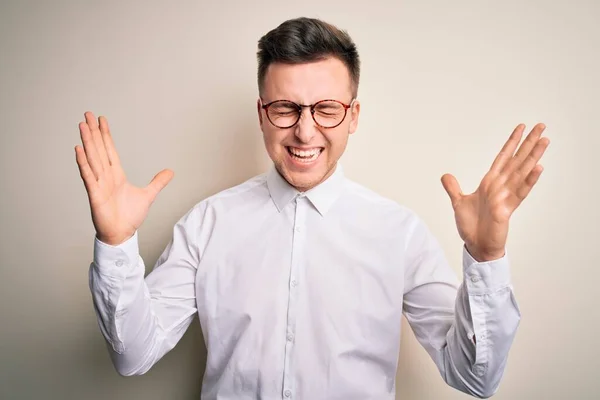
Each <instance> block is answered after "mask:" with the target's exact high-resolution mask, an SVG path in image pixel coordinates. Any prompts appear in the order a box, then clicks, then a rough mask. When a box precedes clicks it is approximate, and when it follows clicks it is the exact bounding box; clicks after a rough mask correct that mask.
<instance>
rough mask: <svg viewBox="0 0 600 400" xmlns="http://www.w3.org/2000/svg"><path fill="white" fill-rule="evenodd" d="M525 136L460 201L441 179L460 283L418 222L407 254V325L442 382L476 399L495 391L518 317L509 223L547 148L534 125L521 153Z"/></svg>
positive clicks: (449, 179) (456, 188) (512, 141)
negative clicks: (458, 248) (459, 244)
mask: <svg viewBox="0 0 600 400" xmlns="http://www.w3.org/2000/svg"><path fill="white" fill-rule="evenodd" d="M524 129H525V126H524V125H522V124H519V125H518V126H517V127H516V128H515V130H514V131H513V133H512V134H511V135H510V138H509V139H508V140H507V142H506V143H505V144H504V147H503V148H502V150H501V151H500V152H499V153H498V155H497V156H496V159H495V160H494V162H493V163H492V166H491V168H490V170H489V171H488V173H487V174H486V175H485V176H484V177H483V180H482V181H481V183H480V185H479V187H478V188H477V190H476V191H475V192H473V193H471V194H468V195H465V194H464V193H463V192H462V190H461V189H460V185H459V184H458V182H457V180H456V178H455V177H454V176H452V175H450V174H446V175H444V176H443V177H442V184H443V185H444V189H446V192H447V193H448V196H449V197H450V200H451V202H452V208H453V209H454V217H455V220H456V226H457V228H458V233H459V235H460V237H461V239H462V240H463V241H464V243H465V247H464V253H463V258H464V261H463V267H464V270H463V275H464V278H463V282H462V284H460V286H457V285H456V282H455V280H454V279H455V278H452V276H451V275H452V274H451V271H450V268H449V267H448V266H447V264H446V261H445V260H444V257H443V255H442V251H441V250H440V248H439V245H438V243H437V242H436V241H435V239H434V238H433V237H432V235H431V234H430V232H429V231H428V230H427V228H426V227H425V225H424V224H423V223H421V222H419V221H417V223H416V224H415V227H414V229H413V231H412V235H411V238H410V240H409V243H408V247H407V264H406V269H407V273H408V276H407V279H406V284H407V286H406V298H405V306H404V309H405V312H406V315H407V318H408V320H409V322H410V323H411V326H413V329H415V333H416V334H417V338H418V339H419V341H420V342H421V343H422V344H423V346H425V348H426V349H427V350H428V352H429V354H430V355H431V356H432V358H433V359H434V361H435V362H436V364H437V366H438V368H439V369H440V372H441V373H442V376H443V377H444V379H445V380H446V382H447V383H448V384H450V385H451V386H453V387H455V388H457V389H459V390H462V391H464V392H467V393H470V394H473V395H475V396H478V397H489V396H491V395H492V394H493V393H494V392H495V391H496V390H497V388H498V385H499V382H500V378H501V376H502V372H503V370H504V365H505V364H506V358H507V355H508V350H509V348H510V344H511V343H512V340H513V337H514V334H515V331H516V329H517V326H518V321H519V318H520V314H519V310H518V308H517V305H516V303H515V300H514V295H513V292H512V288H511V286H510V277H509V269H508V261H507V259H506V254H505V248H506V240H507V236H508V224H509V219H510V216H511V215H512V213H513V212H514V211H515V209H516V208H517V207H518V206H519V205H520V204H521V202H522V201H523V200H524V199H525V198H526V197H527V195H528V194H529V192H530V191H531V189H532V188H533V186H534V185H535V184H536V183H537V181H538V179H539V177H540V175H541V173H542V170H543V168H542V166H541V165H538V164H537V163H538V161H539V160H540V158H541V157H542V155H543V154H544V152H545V150H546V148H547V147H548V144H549V143H550V142H549V141H548V139H547V138H542V137H541V135H542V132H543V131H544V129H545V126H544V124H537V125H536V126H534V128H533V129H532V131H531V132H530V133H529V135H527V138H526V139H525V140H524V141H523V143H522V144H521V145H520V146H519V142H520V141H521V137H522V135H523V131H524ZM517 148H518V149H517ZM515 151H516V152H515ZM467 249H468V251H467ZM472 256H473V257H472ZM475 260H477V261H475ZM452 303H455V304H454V307H452V306H451V304H452Z"/></svg>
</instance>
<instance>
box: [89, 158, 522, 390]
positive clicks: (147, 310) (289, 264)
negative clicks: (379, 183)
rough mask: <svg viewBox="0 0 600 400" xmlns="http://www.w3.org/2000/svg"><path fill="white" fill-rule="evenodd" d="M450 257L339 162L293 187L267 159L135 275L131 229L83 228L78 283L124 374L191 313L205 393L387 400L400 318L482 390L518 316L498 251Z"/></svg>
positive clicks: (166, 341)
mask: <svg viewBox="0 0 600 400" xmlns="http://www.w3.org/2000/svg"><path fill="white" fill-rule="evenodd" d="M463 260H464V261H463V275H464V278H463V281H462V284H461V283H460V281H459V280H458V279H457V277H456V274H455V273H454V272H453V270H452V269H451V268H450V267H449V266H448V264H447V262H446V260H445V257H444V254H443V252H442V250H441V248H440V245H439V244H438V242H437V241H436V239H435V238H434V237H433V236H432V234H431V233H430V231H429V230H428V228H427V227H426V225H425V224H424V222H423V221H422V220H420V219H419V217H417V215H415V213H414V212H412V211H411V210H409V209H407V208H405V207H403V206H400V205H398V204H397V203H395V202H393V201H391V200H388V199H386V198H383V197H381V196H379V195H377V194H376V193H374V192H372V191H370V190H368V189H366V188H364V187H363V186H360V185H359V184H357V183H355V182H353V181H351V180H349V179H347V178H345V177H344V174H343V171H342V168H341V165H338V166H337V168H336V171H335V173H334V174H333V175H332V176H331V177H329V178H328V179H327V180H326V181H325V182H323V183H321V184H320V185H318V186H316V187H315V188H313V189H311V190H309V191H307V192H304V193H301V192H298V191H297V190H296V189H294V188H293V187H291V186H290V185H289V184H288V183H287V182H286V181H285V180H284V179H283V178H282V177H281V175H280V174H279V173H278V172H277V171H276V170H275V168H272V169H271V170H270V171H269V172H268V173H265V174H262V175H259V176H256V177H254V178H252V179H250V180H248V181H246V182H244V183H242V184H240V185H238V186H235V187H233V188H230V189H227V190H225V191H222V192H220V193H218V194H216V195H214V196H212V197H209V198H207V199H205V200H203V201H202V202H200V203H198V204H197V205H196V206H194V207H193V208H192V209H191V210H190V211H189V212H188V213H187V214H186V215H184V216H183V217H182V218H181V219H180V220H179V221H178V222H177V224H176V225H175V227H174V230H173V237H172V240H171V241H170V243H169V244H168V246H167V247H166V249H165V250H164V252H163V253H162V255H161V256H160V257H159V259H158V260H157V262H156V265H155V267H154V269H153V271H152V272H151V273H150V274H148V276H147V277H146V278H145V279H144V271H145V268H144V262H143V260H142V258H141V257H140V255H139V250H138V238H137V232H136V233H135V234H134V235H133V236H132V237H131V238H130V239H128V240H127V241H126V242H124V243H122V244H120V245H118V246H110V245H107V244H105V243H102V242H100V241H99V240H98V239H97V238H96V240H95V245H94V261H93V263H92V264H91V267H90V287H91V291H92V296H93V301H94V306H95V310H96V313H97V316H98V322H99V325H100V328H101V331H102V333H103V335H104V337H105V338H106V340H107V341H108V344H109V350H110V353H111V356H112V360H113V362H114V365H115V367H116V369H117V371H118V372H119V373H120V374H122V375H134V374H143V373H145V372H146V371H148V370H149V369H150V368H151V367H152V366H153V365H154V364H155V363H156V362H157V361H158V360H159V359H160V358H161V357H162V356H163V355H165V353H167V352H168V351H169V350H171V349H172V348H173V347H174V346H175V345H176V344H177V342H178V341H179V340H180V338H181V337H182V335H183V334H184V332H185V330H186V329H187V328H188V326H189V324H190V323H191V321H192V320H193V318H194V316H195V314H198V316H199V319H200V323H201V326H202V332H203V336H204V340H205V343H206V347H207V350H208V355H207V364H206V372H205V375H204V380H203V385H202V399H206V400H213V399H214V400H216V399H219V400H234V399H235V400H245V399H248V400H250V399H252V400H255V399H263V400H271V399H279V400H281V399H283V400H291V399H303V400H318V399H327V400H333V399H339V400H353V399H356V400H366V399H377V400H379V399H382V400H383V399H394V398H395V389H396V388H395V378H396V369H397V363H398V355H399V347H400V326H401V320H402V319H401V317H402V314H403V313H404V315H406V317H407V320H408V322H409V323H410V326H411V327H412V329H413V331H414V333H415V335H416V338H417V339H418V341H419V342H420V344H421V345H422V346H423V347H424V348H425V349H426V350H427V352H428V353H429V355H430V356H431V358H432V359H433V361H434V362H435V364H436V365H437V367H438V369H439V371H440V373H441V376H442V378H443V379H444V380H445V381H446V382H447V383H448V384H449V385H451V386H453V387H455V388H457V389H459V390H461V391H464V392H466V393H470V394H472V395H475V396H478V397H487V396H490V395H492V394H493V393H494V392H495V391H496V390H497V388H498V385H499V381H500V378H501V376H502V374H503V370H504V366H505V364H506V360H507V355H508V351H509V347H510V345H511V342H512V341H513V337H514V335H515V332H516V330H517V326H518V324H519V320H520V313H519V309H518V307H517V304H516V301H515V298H514V295H513V291H512V287H511V284H510V275H509V265H508V261H507V259H506V256H505V257H503V258H501V259H498V260H494V261H491V262H481V263H479V262H476V261H475V260H474V259H473V258H472V257H471V256H470V255H469V253H468V252H467V251H466V250H465V249H464V248H463ZM474 336H475V337H476V340H474Z"/></svg>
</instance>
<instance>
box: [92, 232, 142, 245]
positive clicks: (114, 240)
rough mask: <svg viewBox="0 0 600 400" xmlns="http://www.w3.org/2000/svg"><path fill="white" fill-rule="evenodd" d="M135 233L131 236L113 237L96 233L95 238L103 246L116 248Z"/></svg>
mask: <svg viewBox="0 0 600 400" xmlns="http://www.w3.org/2000/svg"><path fill="white" fill-rule="evenodd" d="M134 234H135V232H133V233H132V234H124V235H114V236H103V235H101V234H99V233H96V238H97V239H98V240H99V241H101V242H102V243H104V244H107V245H109V246H118V245H120V244H122V243H124V242H126V241H127V240H128V239H129V238H131V237H132V236H133V235H134Z"/></svg>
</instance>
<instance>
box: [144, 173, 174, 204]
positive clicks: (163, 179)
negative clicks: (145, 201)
mask: <svg viewBox="0 0 600 400" xmlns="http://www.w3.org/2000/svg"><path fill="white" fill-rule="evenodd" d="M173 175H174V173H173V171H171V170H170V169H163V170H162V171H160V172H159V173H158V174H156V176H154V178H153V179H152V181H151V182H150V183H149V184H148V186H146V191H147V192H148V193H149V194H150V201H151V202H152V201H154V199H155V198H156V196H157V195H158V193H160V191H161V190H163V189H164V188H165V186H167V184H168V183H169V182H170V181H171V179H173Z"/></svg>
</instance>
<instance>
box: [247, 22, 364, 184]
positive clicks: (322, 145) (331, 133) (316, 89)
mask: <svg viewBox="0 0 600 400" xmlns="http://www.w3.org/2000/svg"><path fill="white" fill-rule="evenodd" d="M359 76H360V62H359V58H358V52H357V51H356V46H355V44H354V43H353V42H352V39H351V38H350V36H349V35H348V34H347V33H346V32H344V31H341V30H339V29H338V28H336V27H334V26H333V25H330V24H327V23H325V22H323V21H320V20H317V19H309V18H298V19H293V20H289V21H286V22H284V23H283V24H281V25H279V26H278V27H277V28H275V29H273V30H272V31H270V32H269V33H267V34H266V35H265V36H263V37H262V38H261V39H260V40H259V42H258V87H259V94H260V98H259V99H258V101H257V109H258V115H259V122H260V127H261V130H262V132H263V136H264V140H265V146H266V149H267V152H268V153H269V156H270V157H271V159H272V160H273V163H274V164H275V167H276V168H277V170H278V171H279V173H280V174H281V175H282V176H283V177H284V178H285V179H286V180H287V181H288V182H289V183H290V184H291V185H292V186H294V187H296V188H297V189H298V190H301V191H306V190H309V189H311V188H313V187H314V186H316V185H318V184H319V183H321V182H322V181H324V180H325V179H327V178H328V177H329V176H330V175H331V174H332V173H333V171H334V170H335V166H336V163H337V161H338V159H339V158H340V157H341V156H342V154H343V153H344V150H345V149H346V144H347V141H348V135H349V134H351V133H354V131H355V130H356V127H357V124H358V115H359V112H360V103H359V102H358V101H357V100H355V99H356V95H357V91H358V81H359ZM281 100H285V101H287V102H282V101H281ZM322 100H333V101H331V102H321V103H318V102H320V101H322ZM293 103H296V104H298V105H313V104H316V103H318V104H317V105H316V106H315V107H314V108H313V110H312V111H313V113H312V115H311V108H309V107H302V108H301V109H302V111H301V112H300V113H299V111H298V108H297V106H296V105H294V104H293ZM296 121H297V122H296Z"/></svg>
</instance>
